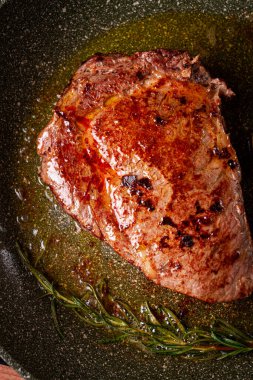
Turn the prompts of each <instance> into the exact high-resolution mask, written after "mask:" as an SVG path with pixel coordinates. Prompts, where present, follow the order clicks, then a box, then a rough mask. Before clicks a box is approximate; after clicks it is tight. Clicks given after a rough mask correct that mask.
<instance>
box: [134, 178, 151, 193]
mask: <svg viewBox="0 0 253 380" xmlns="http://www.w3.org/2000/svg"><path fill="white" fill-rule="evenodd" d="M137 183H138V185H140V186H141V187H144V188H145V189H147V190H152V189H153V186H152V183H151V181H150V179H149V178H147V177H143V178H140V179H138V182H137Z"/></svg>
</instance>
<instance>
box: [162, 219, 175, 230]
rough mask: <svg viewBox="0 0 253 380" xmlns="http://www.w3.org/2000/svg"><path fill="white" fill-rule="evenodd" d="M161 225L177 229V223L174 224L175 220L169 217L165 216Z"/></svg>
mask: <svg viewBox="0 0 253 380" xmlns="http://www.w3.org/2000/svg"><path fill="white" fill-rule="evenodd" d="M161 224H162V225H164V226H171V227H175V228H176V227H177V225H176V223H174V222H173V220H172V219H171V218H170V217H169V216H164V217H163V220H162V222H161Z"/></svg>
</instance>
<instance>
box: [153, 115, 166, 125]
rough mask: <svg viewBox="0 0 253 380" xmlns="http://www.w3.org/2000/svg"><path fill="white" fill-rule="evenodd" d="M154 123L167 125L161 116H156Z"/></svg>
mask: <svg viewBox="0 0 253 380" xmlns="http://www.w3.org/2000/svg"><path fill="white" fill-rule="evenodd" d="M155 123H156V124H157V125H165V124H167V121H166V120H164V119H163V118H162V117H161V116H159V115H157V116H155Z"/></svg>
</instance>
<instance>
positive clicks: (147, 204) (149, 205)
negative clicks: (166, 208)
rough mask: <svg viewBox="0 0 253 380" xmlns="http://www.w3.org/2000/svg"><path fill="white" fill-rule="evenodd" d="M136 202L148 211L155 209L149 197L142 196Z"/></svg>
mask: <svg viewBox="0 0 253 380" xmlns="http://www.w3.org/2000/svg"><path fill="white" fill-rule="evenodd" d="M138 204H139V205H140V206H143V207H146V209H147V210H148V211H154V210H155V206H154V205H153V202H152V201H151V199H143V198H140V199H139V200H138Z"/></svg>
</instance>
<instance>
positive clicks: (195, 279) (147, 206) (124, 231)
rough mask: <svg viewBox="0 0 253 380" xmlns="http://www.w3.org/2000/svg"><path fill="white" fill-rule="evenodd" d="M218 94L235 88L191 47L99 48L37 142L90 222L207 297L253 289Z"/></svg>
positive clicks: (54, 183) (67, 203)
mask: <svg viewBox="0 0 253 380" xmlns="http://www.w3.org/2000/svg"><path fill="white" fill-rule="evenodd" d="M221 95H224V96H232V95H233V92H232V91H231V90H229V89H228V88H227V86H226V84H225V83H224V82H223V81H222V80H219V79H217V78H216V79H212V78H211V77H210V75H209V73H208V72H207V70H206V69H205V68H204V67H203V66H202V65H201V64H200V61H199V59H198V57H195V58H191V57H190V56H189V54H188V53H187V52H180V51H175V50H174V51H167V50H164V49H158V50H154V51H147V52H136V53H134V54H133V55H131V56H127V55H122V54H108V55H106V54H96V55H95V56H93V57H91V58H90V59H88V60H87V61H85V62H84V63H83V64H82V66H81V67H80V68H79V69H78V70H77V72H76V73H75V74H74V76H73V79H72V80H71V81H70V83H69V85H68V87H67V88H66V89H65V91H64V92H63V94H62V96H61V98H60V99H59V100H58V102H57V104H56V107H55V110H54V112H53V116H52V119H51V121H50V122H49V124H48V125H47V126H46V127H45V128H44V130H43V131H42V132H41V134H40V136H39V138H38V153H39V155H40V156H41V161H42V164H41V169H40V175H41V177H42V179H43V181H44V182H45V183H46V184H47V185H49V186H50V188H51V189H52V191H53V193H54V194H55V196H56V198H57V199H58V201H59V202H60V203H61V205H62V207H63V209H64V210H65V211H66V212H67V213H68V214H69V215H71V216H72V217H73V218H75V219H76V220H77V221H78V222H79V223H80V225H81V227H82V228H84V229H86V230H89V231H90V232H91V233H92V234H93V235H94V236H96V237H98V238H100V239H104V240H105V241H106V242H107V243H108V244H110V245H111V247H112V248H113V249H114V250H115V251H116V252H117V253H118V254H119V255H121V256H122V257H123V258H124V259H126V260H128V261H129V262H131V263H132V264H134V265H136V266H137V267H138V268H140V269H141V270H142V271H143V272H144V274H145V275H146V276H147V277H148V278H149V279H150V280H153V281H154V282H155V283H156V284H158V285H161V286H164V287H167V288H170V289H172V290H174V291H177V292H181V293H184V294H187V295H189V296H193V297H196V298H199V299H201V300H204V301H207V302H221V301H231V300H235V299H238V298H241V297H245V296H248V295H249V294H250V293H251V292H252V291H253V254H252V251H253V247H252V240H251V236H250V232H249V228H248V225H247V221H246V215H245V212H244V208H243V198H242V191H241V188H240V167H239V163H238V161H237V156H236V152H235V151H234V149H233V147H232V146H231V142H230V139H229V135H227V134H226V131H225V128H224V121H223V118H222V116H221V112H220V102H221V98H220V96H221ZM235 168H236V170H234V171H233V173H231V169H235ZM235 252H237V253H236V254H235ZM189 253H190V254H189ZM181 268H184V270H179V269H181ZM217 268H218V269H217Z"/></svg>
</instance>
